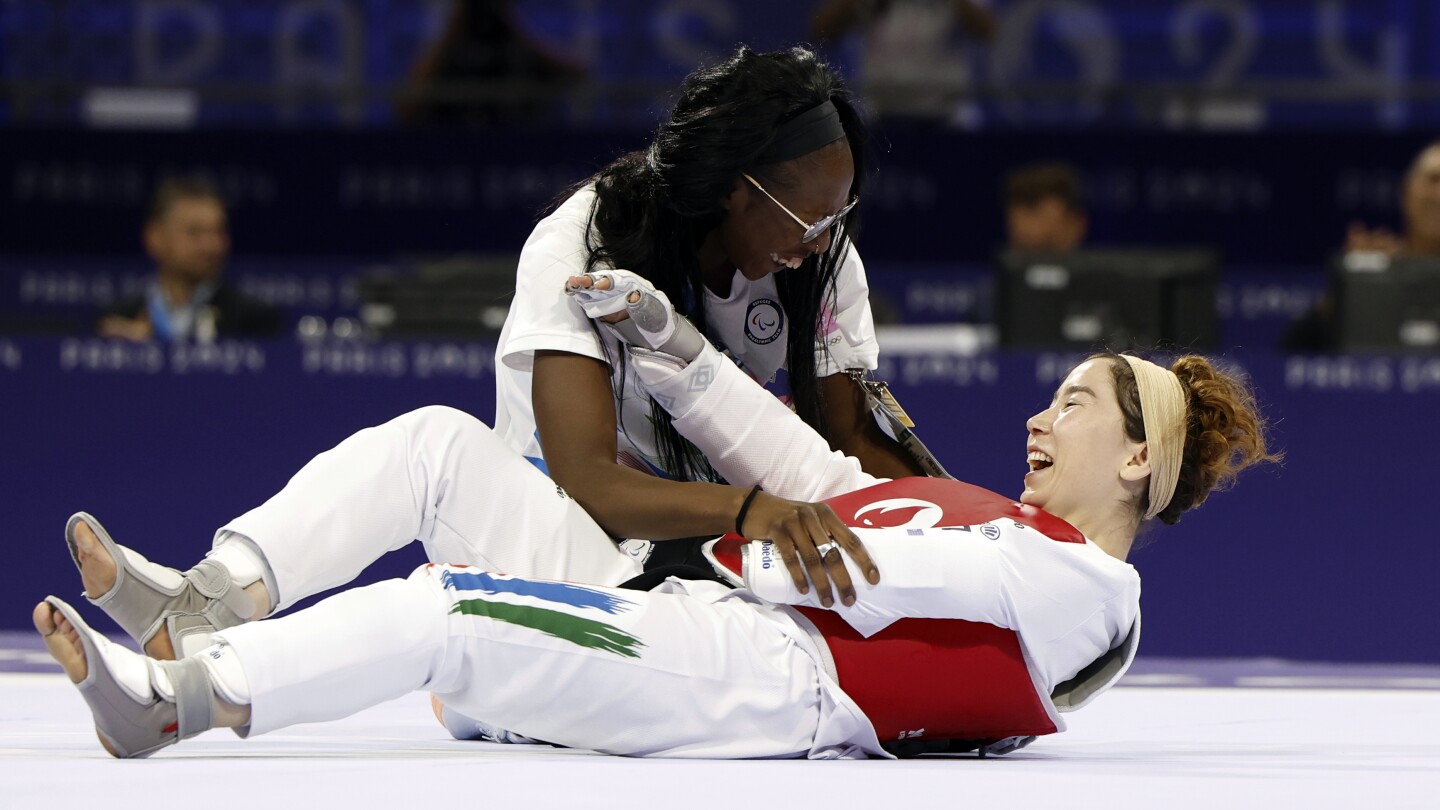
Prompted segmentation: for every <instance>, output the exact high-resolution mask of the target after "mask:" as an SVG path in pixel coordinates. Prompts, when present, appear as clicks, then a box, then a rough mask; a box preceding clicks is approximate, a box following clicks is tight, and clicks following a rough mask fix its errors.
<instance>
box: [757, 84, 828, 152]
mask: <svg viewBox="0 0 1440 810" xmlns="http://www.w3.org/2000/svg"><path fill="white" fill-rule="evenodd" d="M843 137H845V127H843V126H841V125H840V111H839V110H837V109H835V104H834V103H833V102H831V101H829V100H828V99H827V100H826V101H825V103H823V104H820V105H818V106H815V107H811V108H810V109H808V110H806V111H805V112H802V113H800V114H799V115H797V116H795V117H794V118H791V119H790V120H789V121H786V122H785V123H783V124H781V125H780V129H779V130H777V131H776V132H775V140H773V141H771V142H770V145H769V146H767V147H765V151H764V152H761V153H760V157H759V158H757V159H756V161H755V163H756V164H757V165H765V164H767V163H783V162H784V161H787V160H793V159H794V158H797V157H800V156H801V155H808V154H810V153H811V152H814V151H815V150H816V149H819V148H820V147H822V146H827V145H829V144H832V143H834V142H836V141H838V140H840V139H841V138H843Z"/></svg>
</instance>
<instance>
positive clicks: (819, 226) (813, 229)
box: [740, 172, 860, 243]
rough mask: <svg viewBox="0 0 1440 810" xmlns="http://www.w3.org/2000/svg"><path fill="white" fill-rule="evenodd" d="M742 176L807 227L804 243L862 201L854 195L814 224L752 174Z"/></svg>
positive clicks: (801, 224) (812, 240)
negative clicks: (767, 188) (839, 207)
mask: <svg viewBox="0 0 1440 810" xmlns="http://www.w3.org/2000/svg"><path fill="white" fill-rule="evenodd" d="M740 176H741V177H743V178H745V179H746V180H749V181H750V185H752V186H754V187H755V188H758V189H760V193H761V194H764V195H765V196H766V197H769V198H770V202H773V203H775V204H776V205H778V206H780V210H781V211H784V212H785V213H786V214H789V215H790V218H791V219H793V220H795V221H796V222H798V223H800V227H802V228H804V229H805V235H804V236H802V237H800V241H801V242H802V243H810V242H814V241H815V240H816V239H818V238H819V237H820V234H822V233H824V232H825V231H827V230H829V228H830V226H831V225H834V224H835V223H836V222H839V221H840V220H841V219H844V217H845V215H846V214H848V213H850V209H851V208H854V207H855V205H856V203H858V202H860V197H859V195H856V196H854V197H851V198H850V202H849V204H847V205H846V206H845V207H844V208H841V209H840V210H839V211H836V212H835V213H833V214H831V215H830V216H828V217H825V218H824V219H821V220H820V221H819V222H816V223H814V224H813V225H812V224H811V223H809V222H806V221H805V220H803V219H801V218H800V217H797V216H795V212H794V211H791V210H790V209H789V208H786V207H785V204H784V203H782V202H780V201H779V200H777V199H775V197H774V196H773V195H771V194H770V192H768V191H766V190H765V187H764V186H762V185H760V183H759V182H757V181H756V180H755V178H753V177H751V176H750V175H748V174H745V173H744V172H741V173H740Z"/></svg>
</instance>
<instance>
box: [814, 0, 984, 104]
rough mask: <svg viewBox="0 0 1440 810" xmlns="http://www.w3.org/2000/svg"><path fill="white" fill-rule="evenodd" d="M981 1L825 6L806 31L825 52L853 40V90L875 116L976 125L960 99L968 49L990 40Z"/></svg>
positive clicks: (838, 1) (848, 0) (966, 83)
mask: <svg viewBox="0 0 1440 810" xmlns="http://www.w3.org/2000/svg"><path fill="white" fill-rule="evenodd" d="M989 6H990V3H989V2H987V0H827V1H826V2H824V3H821V4H820V6H819V8H817V9H816V10H815V13H814V15H813V16H812V17H811V21H810V30H811V33H812V34H814V36H815V38H816V39H817V40H819V41H820V42H823V43H827V44H833V43H838V42H840V41H842V40H844V39H845V38H846V37H847V36H849V35H851V33H852V32H854V33H857V34H858V35H859V36H860V37H861V39H860V41H859V45H860V70H859V72H860V89H861V95H863V96H864V98H865V101H866V104H867V105H868V106H869V107H870V108H871V109H872V110H873V111H874V112H875V113H876V114H877V115H879V116H881V117H885V118H890V117H896V116H904V117H912V118H932V119H945V120H953V121H956V122H957V123H960V124H962V125H971V124H976V123H979V116H980V110H979V107H978V106H977V105H976V104H975V103H974V101H973V100H972V99H968V98H967V97H966V96H967V94H968V93H969V92H970V89H971V84H972V83H973V73H974V71H973V69H972V68H971V65H970V56H971V55H970V54H969V53H968V50H969V48H970V45H971V43H977V42H978V43H984V44H988V43H990V42H993V41H994V39H995V30H996V21H995V13H994V12H993V11H991V9H990V7H989Z"/></svg>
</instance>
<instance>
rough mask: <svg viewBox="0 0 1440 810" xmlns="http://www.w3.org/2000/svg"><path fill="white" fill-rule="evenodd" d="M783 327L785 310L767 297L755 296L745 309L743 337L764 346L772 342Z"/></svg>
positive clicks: (778, 335)
mask: <svg viewBox="0 0 1440 810" xmlns="http://www.w3.org/2000/svg"><path fill="white" fill-rule="evenodd" d="M784 329H785V311H784V310H782V309H780V304H778V303H776V302H775V301H772V300H770V299H769V298H756V299H755V300H754V301H751V302H750V308H749V309H747V310H745V337H747V338H749V339H750V342H751V343H755V344H759V345H761V346H764V345H765V344H767V343H774V342H775V339H776V338H778V337H780V333H781V332H782V331H784Z"/></svg>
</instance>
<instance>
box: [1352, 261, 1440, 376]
mask: <svg viewBox="0 0 1440 810" xmlns="http://www.w3.org/2000/svg"><path fill="white" fill-rule="evenodd" d="M1331 272H1332V273H1333V276H1332V280H1333V282H1334V283H1333V289H1334V290H1335V305H1336V319H1335V320H1336V326H1337V327H1338V330H1337V331H1338V334H1337V337H1338V340H1339V348H1340V349H1341V350H1342V351H1377V352H1391V351H1398V352H1440V259H1435V258H1396V259H1391V258H1389V257H1388V256H1386V255H1385V254H1383V253H1368V252H1355V253H1346V254H1344V255H1342V256H1337V257H1336V258H1335V259H1334V261H1332V262H1331Z"/></svg>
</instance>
